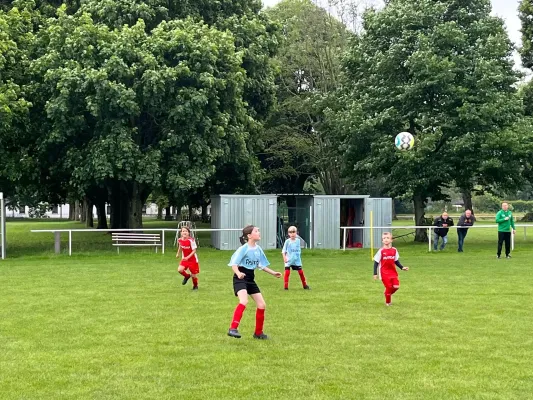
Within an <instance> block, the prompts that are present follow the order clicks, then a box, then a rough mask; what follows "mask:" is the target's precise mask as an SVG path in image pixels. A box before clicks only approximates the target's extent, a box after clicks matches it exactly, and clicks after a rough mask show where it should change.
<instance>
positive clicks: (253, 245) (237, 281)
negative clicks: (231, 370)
mask: <svg viewBox="0 0 533 400" xmlns="http://www.w3.org/2000/svg"><path fill="white" fill-rule="evenodd" d="M239 240H240V242H241V244H242V246H241V247H239V248H238V249H237V251H236V252H235V253H234V254H233V256H232V257H231V261H230V263H229V264H228V265H229V266H230V267H231V268H232V269H233V272H234V274H233V291H234V292H235V296H237V297H238V298H239V304H238V305H237V308H235V312H234V313H233V320H232V321H231V325H230V328H229V331H228V336H231V337H234V338H240V337H241V334H240V333H239V331H238V330H237V328H238V327H239V323H240V322H241V318H242V314H243V313H244V310H245V309H246V305H247V304H248V295H250V296H251V297H252V299H253V300H254V301H255V304H256V306H257V310H256V312H255V332H254V335H253V337H254V338H255V339H268V336H267V335H265V334H264V333H263V324H264V321H265V308H266V303H265V300H264V299H263V295H262V294H261V291H260V290H259V286H257V284H256V283H255V270H256V269H257V268H259V269H262V270H263V271H265V272H268V273H269V274H270V275H274V276H275V277H276V278H280V277H281V272H276V271H273V270H271V269H270V268H268V266H269V265H270V263H269V262H268V260H267V258H266V256H265V253H264V252H263V249H261V247H259V245H258V244H257V242H259V240H261V234H260V233H259V229H258V228H257V227H256V226H253V225H248V226H246V227H245V228H244V229H243V230H242V236H241V237H240V238H239Z"/></svg>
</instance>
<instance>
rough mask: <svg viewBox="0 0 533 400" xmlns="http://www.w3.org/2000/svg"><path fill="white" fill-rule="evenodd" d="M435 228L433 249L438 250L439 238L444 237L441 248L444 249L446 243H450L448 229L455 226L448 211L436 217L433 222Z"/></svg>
mask: <svg viewBox="0 0 533 400" xmlns="http://www.w3.org/2000/svg"><path fill="white" fill-rule="evenodd" d="M433 225H434V226H436V227H437V228H435V233H434V235H433V250H435V251H437V248H438V247H439V238H442V244H441V245H440V249H441V250H444V248H445V247H446V243H448V231H449V230H450V229H449V227H450V226H453V219H451V218H450V217H449V216H448V213H447V212H446V211H444V212H443V213H442V215H441V216H440V217H437V218H435V223H434V224H433Z"/></svg>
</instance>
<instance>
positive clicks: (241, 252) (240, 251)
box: [228, 245, 247, 267]
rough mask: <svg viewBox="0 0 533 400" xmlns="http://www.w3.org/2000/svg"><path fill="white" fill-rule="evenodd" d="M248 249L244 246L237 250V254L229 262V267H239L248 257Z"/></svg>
mask: <svg viewBox="0 0 533 400" xmlns="http://www.w3.org/2000/svg"><path fill="white" fill-rule="evenodd" d="M246 248H247V245H243V246H241V247H239V248H238V249H237V251H236V252H235V253H233V255H232V256H231V260H230V261H229V264H228V266H229V267H233V266H234V265H239V264H240V263H241V261H242V259H243V258H244V256H245V255H246Z"/></svg>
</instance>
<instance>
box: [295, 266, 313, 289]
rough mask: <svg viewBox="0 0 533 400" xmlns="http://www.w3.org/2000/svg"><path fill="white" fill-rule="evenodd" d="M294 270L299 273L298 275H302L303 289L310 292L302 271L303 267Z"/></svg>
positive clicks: (296, 267)
mask: <svg viewBox="0 0 533 400" xmlns="http://www.w3.org/2000/svg"><path fill="white" fill-rule="evenodd" d="M292 269H293V270H295V271H298V275H300V280H301V281H302V287H303V288H304V289H306V290H309V289H311V288H310V287H309V286H308V285H307V280H306V279H305V274H304V270H303V269H302V267H301V266H298V265H296V266H292Z"/></svg>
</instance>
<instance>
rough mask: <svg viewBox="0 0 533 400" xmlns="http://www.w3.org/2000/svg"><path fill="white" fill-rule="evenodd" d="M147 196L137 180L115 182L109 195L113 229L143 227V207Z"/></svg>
mask: <svg viewBox="0 0 533 400" xmlns="http://www.w3.org/2000/svg"><path fill="white" fill-rule="evenodd" d="M147 197H148V195H146V193H144V192H143V191H142V188H141V186H140V185H139V184H138V183H136V182H113V183H112V184H111V187H110V196H109V199H110V203H111V229H138V228H142V207H143V205H144V202H145V201H146V199H147Z"/></svg>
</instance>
